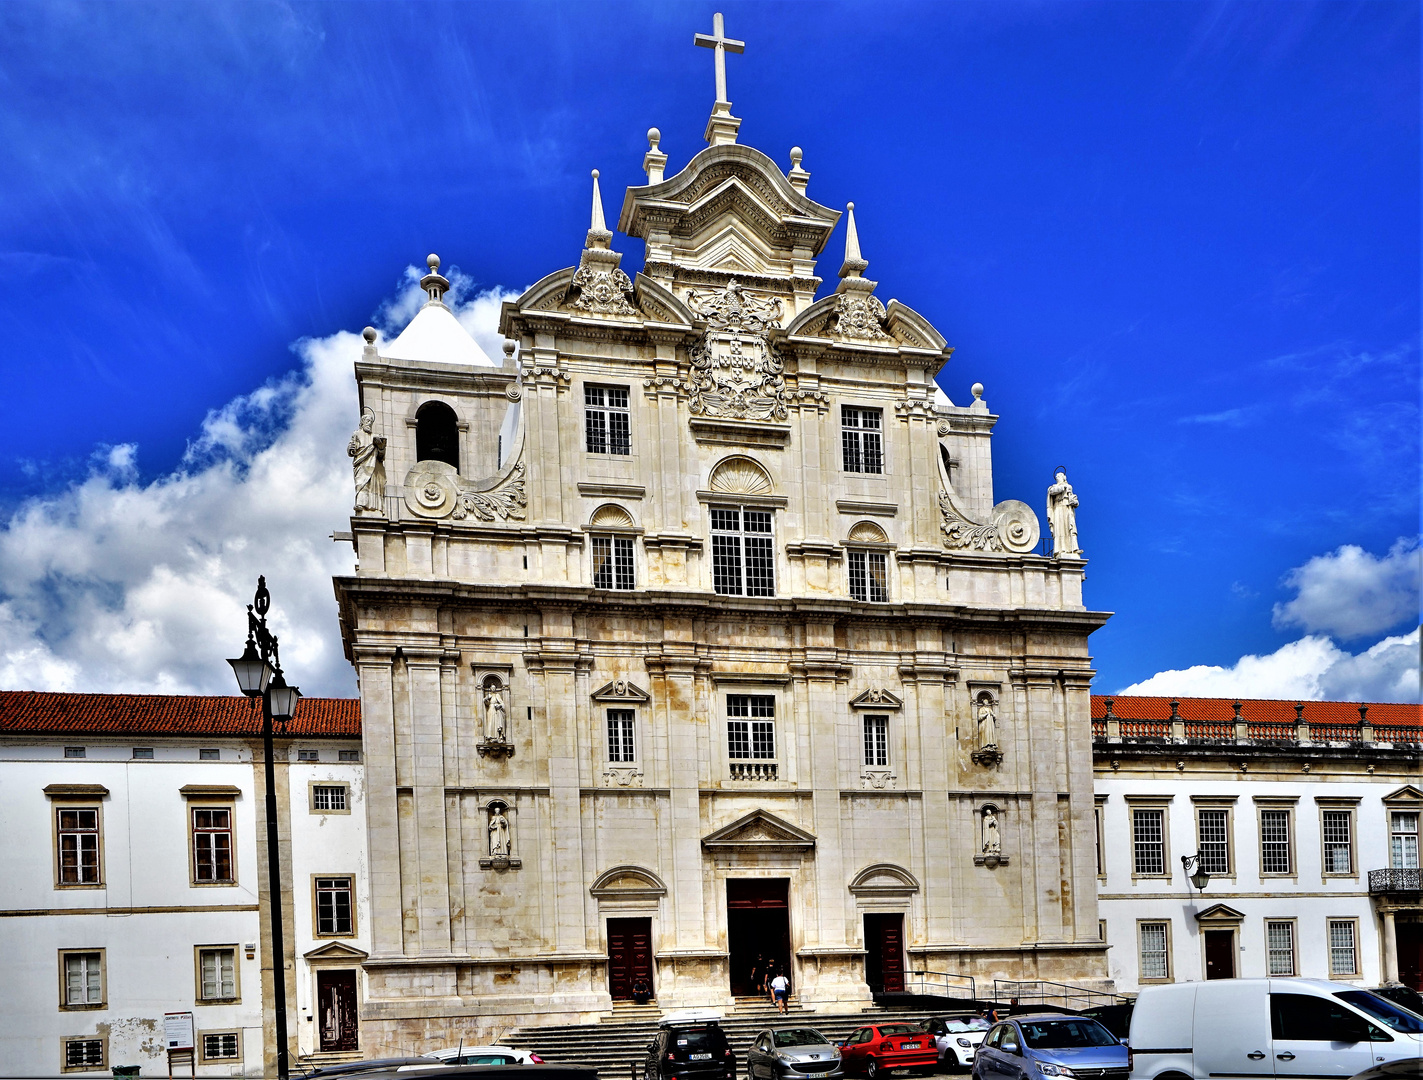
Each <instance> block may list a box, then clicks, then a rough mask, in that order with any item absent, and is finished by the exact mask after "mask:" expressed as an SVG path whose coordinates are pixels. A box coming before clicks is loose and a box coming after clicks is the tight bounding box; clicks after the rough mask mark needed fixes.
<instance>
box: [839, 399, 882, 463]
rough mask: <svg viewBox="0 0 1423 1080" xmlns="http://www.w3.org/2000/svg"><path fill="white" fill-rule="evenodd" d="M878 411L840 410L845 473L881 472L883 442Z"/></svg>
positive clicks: (844, 406)
mask: <svg viewBox="0 0 1423 1080" xmlns="http://www.w3.org/2000/svg"><path fill="white" fill-rule="evenodd" d="M882 416H883V413H882V412H881V411H880V410H879V409H859V408H855V407H854V406H851V405H842V406H841V407H840V444H841V448H842V450H843V454H842V459H843V464H844V466H845V471H846V472H853V473H882V472H884V442H883V432H882V427H883V425H882V423H881V418H882Z"/></svg>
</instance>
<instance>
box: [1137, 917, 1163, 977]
mask: <svg viewBox="0 0 1423 1080" xmlns="http://www.w3.org/2000/svg"><path fill="white" fill-rule="evenodd" d="M1138 925H1139V930H1138V933H1139V934H1140V937H1141V958H1140V971H1141V979H1142V980H1143V981H1147V980H1157V981H1160V980H1163V979H1169V978H1171V926H1170V924H1169V923H1164V922H1144V923H1140V924H1138Z"/></svg>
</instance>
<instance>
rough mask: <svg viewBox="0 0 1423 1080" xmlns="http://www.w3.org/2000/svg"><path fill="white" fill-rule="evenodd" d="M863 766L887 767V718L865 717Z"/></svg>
mask: <svg viewBox="0 0 1423 1080" xmlns="http://www.w3.org/2000/svg"><path fill="white" fill-rule="evenodd" d="M865 764H866V765H869V766H876V767H880V768H883V767H885V766H888V765H889V717H888V716H867V717H865Z"/></svg>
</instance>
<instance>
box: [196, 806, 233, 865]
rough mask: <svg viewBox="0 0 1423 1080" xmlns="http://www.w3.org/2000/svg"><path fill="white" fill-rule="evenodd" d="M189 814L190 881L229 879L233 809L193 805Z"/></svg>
mask: <svg viewBox="0 0 1423 1080" xmlns="http://www.w3.org/2000/svg"><path fill="white" fill-rule="evenodd" d="M192 815H193V880H194V881H197V882H201V883H203V884H210V883H213V882H230V881H232V880H233V877H232V811H231V810H229V809H228V808H227V807H219V806H195V807H193V808H192Z"/></svg>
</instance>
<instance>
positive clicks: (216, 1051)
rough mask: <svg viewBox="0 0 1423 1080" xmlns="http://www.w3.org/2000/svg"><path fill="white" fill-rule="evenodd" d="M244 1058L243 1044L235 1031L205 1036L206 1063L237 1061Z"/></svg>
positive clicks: (204, 1052) (216, 1032) (206, 1033)
mask: <svg viewBox="0 0 1423 1080" xmlns="http://www.w3.org/2000/svg"><path fill="white" fill-rule="evenodd" d="M241 1057H242V1042H241V1039H240V1038H239V1036H238V1033H237V1032H235V1031H214V1032H205V1033H204V1034H203V1060H204V1061H236V1060H238V1059H239V1058H241Z"/></svg>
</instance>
